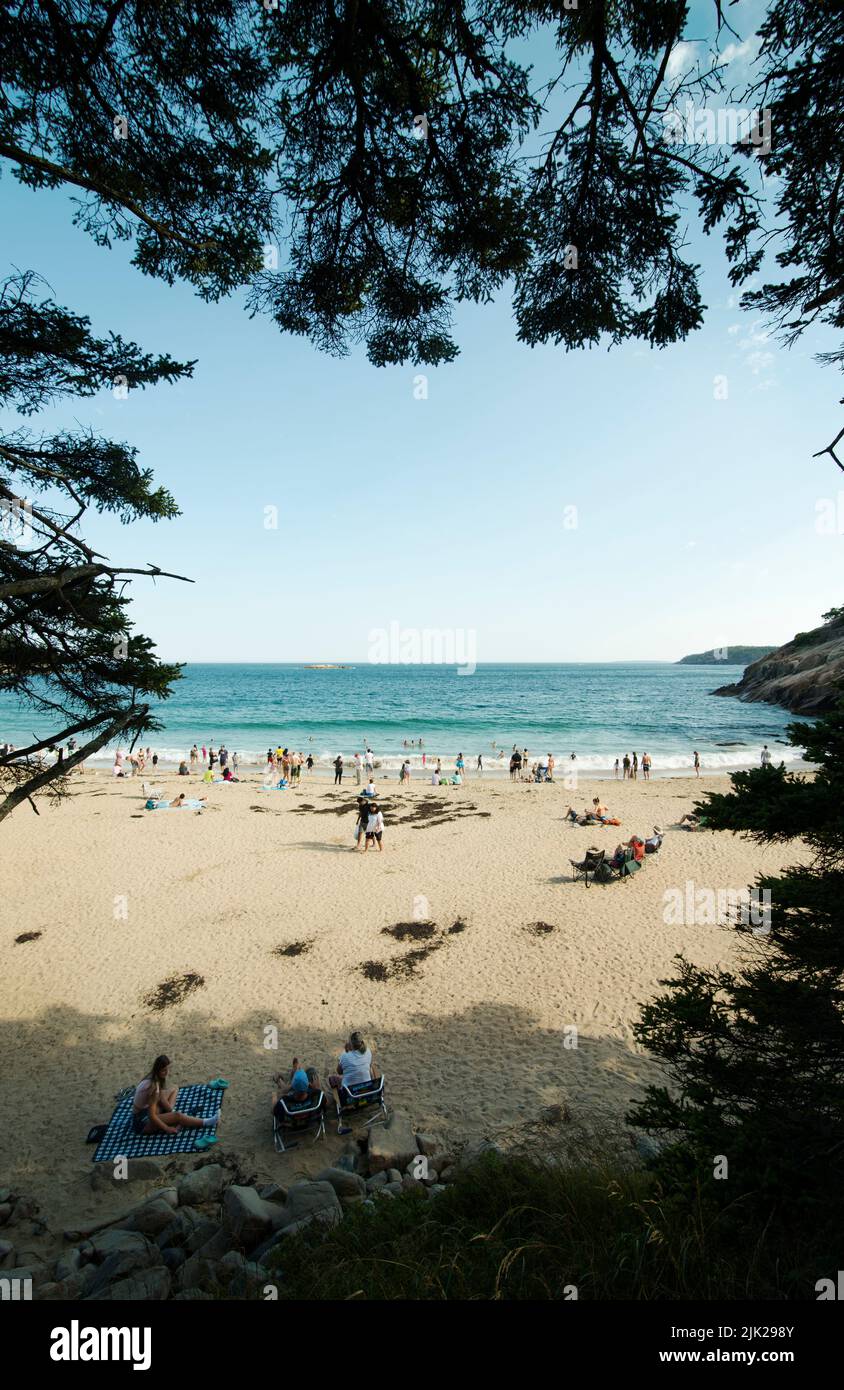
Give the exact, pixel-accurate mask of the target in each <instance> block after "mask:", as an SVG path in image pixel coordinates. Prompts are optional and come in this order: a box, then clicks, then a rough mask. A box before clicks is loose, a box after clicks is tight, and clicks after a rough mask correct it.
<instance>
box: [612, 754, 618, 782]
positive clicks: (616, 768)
mask: <svg viewBox="0 0 844 1390" xmlns="http://www.w3.org/2000/svg"><path fill="white" fill-rule="evenodd" d="M613 771H614V772H615V776H616V781H617V780H618V758H616V760H615V767H614V769H613Z"/></svg>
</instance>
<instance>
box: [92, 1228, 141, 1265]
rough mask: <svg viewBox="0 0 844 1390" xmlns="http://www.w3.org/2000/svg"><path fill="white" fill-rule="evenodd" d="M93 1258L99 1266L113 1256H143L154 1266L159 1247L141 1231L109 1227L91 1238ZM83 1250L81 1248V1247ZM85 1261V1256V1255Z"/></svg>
mask: <svg viewBox="0 0 844 1390" xmlns="http://www.w3.org/2000/svg"><path fill="white" fill-rule="evenodd" d="M91 1247H92V1256H93V1259H94V1260H96V1262H97V1264H102V1262H103V1261H104V1260H107V1259H108V1258H109V1257H110V1256H111V1255H118V1254H119V1255H129V1254H133V1253H135V1254H142V1255H146V1256H147V1257H148V1259H147V1263H148V1264H153V1263H154V1262H155V1260H156V1259H157V1258H158V1247H157V1246H155V1245H153V1243H152V1241H150V1240H147V1238H146V1236H145V1235H142V1234H141V1232H140V1231H127V1230H124V1229H120V1228H117V1229H115V1228H114V1227H111V1226H110V1227H109V1229H108V1230H107V1231H99V1232H98V1233H97V1234H96V1235H95V1236H92V1237H91ZM80 1249H81V1247H80ZM83 1259H84V1255H83Z"/></svg>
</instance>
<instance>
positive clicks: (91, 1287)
mask: <svg viewBox="0 0 844 1390" xmlns="http://www.w3.org/2000/svg"><path fill="white" fill-rule="evenodd" d="M160 1263H161V1255H160V1254H159V1251H158V1249H157V1247H156V1246H154V1245H151V1246H150V1248H149V1250H124V1251H121V1250H117V1251H115V1253H114V1254H113V1255H109V1256H108V1258H107V1259H105V1260H103V1262H102V1264H101V1265H99V1266H97V1267H94V1268H92V1272H91V1274H90V1275H88V1276H87V1289H88V1292H87V1294H86V1297H94V1296H96V1295H97V1294H99V1293H101V1292H102V1290H103V1289H105V1288H109V1287H110V1286H111V1285H112V1284H116V1283H118V1282H119V1281H120V1280H121V1279H127V1278H129V1276H130V1275H131V1276H132V1277H135V1276H136V1275H138V1274H140V1273H142V1272H143V1271H144V1270H145V1269H149V1268H151V1267H152V1266H154V1265H158V1264H160ZM87 1268H91V1267H90V1266H86V1269H87Z"/></svg>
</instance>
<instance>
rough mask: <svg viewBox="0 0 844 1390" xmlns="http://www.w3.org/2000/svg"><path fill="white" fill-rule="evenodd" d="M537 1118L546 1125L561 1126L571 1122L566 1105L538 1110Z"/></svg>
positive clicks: (548, 1106) (550, 1106)
mask: <svg viewBox="0 0 844 1390" xmlns="http://www.w3.org/2000/svg"><path fill="white" fill-rule="evenodd" d="M539 1118H540V1120H542V1121H543V1123H545V1124H546V1125H563V1124H568V1122H569V1121H570V1120H571V1113H570V1111H569V1108H568V1106H567V1105H546V1106H545V1107H544V1108H543V1109H542V1110H540V1112H539Z"/></svg>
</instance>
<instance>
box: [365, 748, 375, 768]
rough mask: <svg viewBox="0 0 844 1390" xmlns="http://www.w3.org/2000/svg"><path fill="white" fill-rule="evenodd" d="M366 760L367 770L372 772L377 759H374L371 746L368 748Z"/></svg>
mask: <svg viewBox="0 0 844 1390" xmlns="http://www.w3.org/2000/svg"><path fill="white" fill-rule="evenodd" d="M364 762H365V763H366V770H367V772H371V771H372V769H373V767H374V766H375V759H374V757H373V753H372V749H371V748H367V750H366V754H365V757H364Z"/></svg>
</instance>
